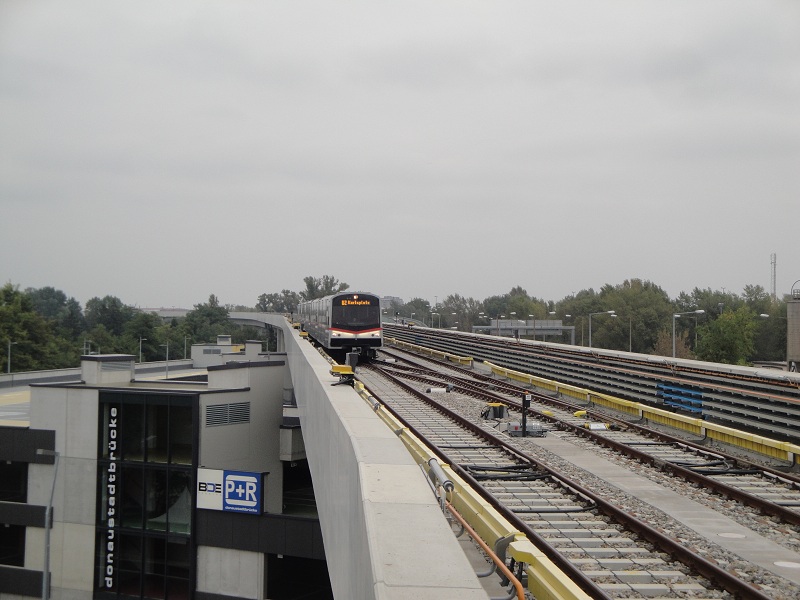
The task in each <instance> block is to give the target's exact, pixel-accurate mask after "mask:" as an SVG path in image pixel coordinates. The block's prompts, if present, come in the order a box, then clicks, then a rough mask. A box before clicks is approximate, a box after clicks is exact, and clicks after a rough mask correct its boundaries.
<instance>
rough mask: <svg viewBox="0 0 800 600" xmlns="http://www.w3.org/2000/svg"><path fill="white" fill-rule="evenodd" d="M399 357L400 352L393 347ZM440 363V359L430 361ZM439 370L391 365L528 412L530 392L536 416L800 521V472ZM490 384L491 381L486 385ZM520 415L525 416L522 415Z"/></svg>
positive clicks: (457, 370)
mask: <svg viewBox="0 0 800 600" xmlns="http://www.w3.org/2000/svg"><path fill="white" fill-rule="evenodd" d="M386 354H387V355H388V356H392V357H393V358H395V359H396V360H403V359H402V355H401V354H399V353H393V352H387V353H386ZM430 362H432V363H434V364H437V361H430ZM438 366H439V369H438V370H437V371H433V372H431V371H428V374H427V375H426V374H425V372H426V370H425V369H421V368H420V367H414V366H407V367H405V369H406V371H405V373H403V369H404V367H403V366H401V365H397V366H394V367H393V366H390V365H387V368H390V369H395V370H398V371H400V376H401V377H403V376H404V377H406V378H413V379H416V380H417V381H421V382H425V383H428V384H431V385H437V384H438V385H441V384H442V382H445V383H447V384H449V385H451V386H454V389H456V388H457V389H458V390H459V391H461V392H463V393H466V394H469V395H472V396H473V397H475V398H478V399H481V400H484V401H486V402H493V403H502V404H504V405H506V406H508V407H509V408H510V409H513V410H515V411H518V412H519V414H521V412H522V402H521V400H515V399H514V398H517V399H519V398H522V397H523V396H528V397H530V398H531V401H532V404H531V408H530V410H529V413H530V415H531V417H532V418H536V419H538V420H541V421H543V422H547V423H548V424H550V426H552V427H556V428H560V429H566V430H570V431H572V432H573V433H575V434H576V435H581V436H583V437H586V438H588V439H591V440H592V441H593V442H594V443H597V444H600V445H603V446H606V447H609V448H611V449H613V450H614V451H616V452H619V453H621V454H624V455H626V456H629V457H631V458H634V459H635V460H638V461H641V462H643V463H646V464H650V465H654V466H657V467H659V468H661V469H662V470H664V471H668V472H670V473H671V474H673V475H675V476H676V477H681V478H683V479H685V480H687V481H691V482H693V483H695V484H697V485H699V486H701V487H704V488H707V489H709V490H712V491H714V492H716V493H718V494H720V495H722V496H725V497H727V498H730V499H732V500H735V501H737V502H741V503H743V504H745V505H747V506H750V507H752V508H754V509H756V510H758V511H760V512H761V513H763V514H766V515H770V516H773V517H776V518H778V519H779V520H781V521H782V522H784V523H789V524H792V525H800V477H798V476H797V475H795V474H793V473H788V472H783V471H780V470H777V469H775V468H771V467H769V466H766V465H763V464H756V463H755V462H753V461H745V460H743V459H741V458H737V457H734V456H732V455H730V454H727V453H725V452H722V451H717V450H710V449H708V448H705V447H703V446H702V445H701V440H698V441H697V442H696V443H693V442H691V441H689V440H686V439H679V438H676V437H674V436H671V435H669V434H667V433H664V432H663V431H656V430H654V429H651V428H648V427H645V426H643V425H639V424H636V423H632V422H630V421H627V420H625V419H624V418H620V417H614V416H612V415H609V414H608V413H606V412H604V413H601V412H596V411H593V410H586V407H583V406H579V405H576V404H573V403H570V402H568V401H565V400H562V399H558V398H553V397H552V396H548V395H545V394H541V393H536V392H533V391H532V390H530V389H526V388H522V387H519V386H517V385H514V384H511V383H508V382H504V381H499V380H497V379H494V378H492V377H489V376H485V375H484V376H482V375H478V374H476V373H475V372H474V371H472V370H469V369H465V368H462V367H458V366H456V365H452V364H449V363H438ZM486 385H489V386H491V389H490V390H486ZM518 420H519V419H518Z"/></svg>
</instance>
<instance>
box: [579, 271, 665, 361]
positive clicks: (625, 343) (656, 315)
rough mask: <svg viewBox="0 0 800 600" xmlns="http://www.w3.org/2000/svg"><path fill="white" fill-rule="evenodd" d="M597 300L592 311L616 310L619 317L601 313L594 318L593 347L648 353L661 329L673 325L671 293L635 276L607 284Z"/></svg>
mask: <svg viewBox="0 0 800 600" xmlns="http://www.w3.org/2000/svg"><path fill="white" fill-rule="evenodd" d="M597 300H598V303H597V304H595V307H596V310H592V311H591V312H600V311H607V310H613V311H615V314H616V315H617V316H616V317H603V316H601V315H598V316H597V317H595V319H597V321H595V320H594V319H593V321H592V345H593V346H596V347H602V348H609V349H614V350H631V351H632V352H639V353H648V352H650V351H651V350H652V349H653V348H654V346H655V345H656V343H657V340H658V336H659V332H660V331H661V329H663V328H664V327H665V326H667V324H668V323H669V324H670V325H671V323H670V319H671V315H672V312H673V310H674V309H673V306H672V302H671V301H670V299H669V295H668V294H667V293H666V292H665V291H664V290H663V289H662V288H660V287H659V286H657V285H656V284H654V283H652V282H650V281H644V280H642V279H635V278H634V279H626V280H625V281H624V282H622V283H621V284H618V285H615V286H612V285H604V286H603V288H602V289H601V290H600V294H599V295H598V298H597ZM669 355H672V350H671V348H670V353H669Z"/></svg>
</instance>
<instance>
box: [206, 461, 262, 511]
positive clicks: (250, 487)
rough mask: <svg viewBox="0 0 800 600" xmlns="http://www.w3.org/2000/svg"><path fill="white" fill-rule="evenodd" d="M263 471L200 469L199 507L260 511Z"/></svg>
mask: <svg viewBox="0 0 800 600" xmlns="http://www.w3.org/2000/svg"><path fill="white" fill-rule="evenodd" d="M262 478H263V476H262V474H261V473H248V472H245V471H221V470H219V469H197V508H205V509H208V510H224V511H230V512H244V513H254V514H259V513H260V512H261V505H262V495H263V486H262Z"/></svg>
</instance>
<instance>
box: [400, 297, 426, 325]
mask: <svg viewBox="0 0 800 600" xmlns="http://www.w3.org/2000/svg"><path fill="white" fill-rule="evenodd" d="M403 310H404V311H405V312H404V313H403V314H404V315H405V316H407V317H408V318H409V319H410V318H411V314H412V313H413V314H414V320H415V321H422V322H423V323H430V322H431V319H430V314H431V304H430V302H428V301H427V300H425V299H423V298H412V299H411V300H409V301H408V302H406V303H405V304H404V305H403Z"/></svg>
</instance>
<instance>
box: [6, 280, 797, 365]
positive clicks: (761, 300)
mask: <svg viewBox="0 0 800 600" xmlns="http://www.w3.org/2000/svg"><path fill="white" fill-rule="evenodd" d="M303 283H304V285H305V288H304V289H302V290H300V291H292V290H288V289H284V290H282V291H280V292H272V293H263V294H261V295H259V296H258V298H257V301H256V303H255V305H254V306H252V307H247V306H232V305H225V306H223V305H221V304H220V302H219V299H218V298H217V297H216V296H215V295H213V294H212V295H210V296H209V299H208V301H207V302H204V303H201V304H196V305H194V308H193V310H190V311H189V312H188V314H187V315H186V318H183V319H172V320H170V321H168V322H164V321H163V320H162V319H161V318H160V317H159V316H158V315H156V314H155V313H149V312H144V311H141V310H139V309H137V308H135V307H132V306H128V305H126V304H124V303H123V302H122V300H120V299H119V298H117V297H115V296H105V297H103V298H97V297H96V298H92V299H90V300H89V301H87V302H86V306H85V307H82V306H81V304H80V303H79V302H78V301H77V300H75V298H71V297H67V295H66V294H65V293H64V292H62V291H60V290H56V289H54V288H52V287H44V288H39V289H33V288H28V289H26V290H24V291H20V290H19V288H18V287H16V286H14V285H12V284H11V283H7V284H6V285H5V286H3V288H1V289H0V343H2V344H3V346H2V347H0V348H2V349H6V350H10V352H9V351H7V352H3V353H2V355H1V356H2V361H0V365H2V371H3V372H6V371H7V370H8V355H9V354H10V355H11V356H12V368H13V370H14V371H32V370H42V369H54V368H65V367H74V366H77V365H78V363H79V361H80V356H81V355H82V354H84V353H87V352H98V353H100V352H102V353H124V354H133V355H135V356H137V359H138V356H139V350H140V348H141V356H142V360H143V361H152V360H163V359H164V358H165V357H166V347H167V344H168V345H169V348H170V357H171V358H182V357H183V355H184V349H187V352H188V348H190V346H191V344H192V343H200V342H213V341H215V340H216V336H217V335H220V334H230V335H231V336H232V339H233V341H234V343H243V342H244V341H245V340H248V339H261V340H264V341H265V342H266V343H267V348H268V349H274V344H275V341H274V339H271V338H270V332H269V330H267V331H264V330H263V329H255V328H248V327H240V326H236V325H233V324H232V323H231V322H230V321H229V320H228V312H229V311H230V310H254V311H262V312H276V313H284V314H290V313H294V312H296V310H297V305H298V304H299V303H300V302H301V301H303V300H311V299H314V298H320V297H323V296H327V295H330V294H333V293H337V292H341V291H345V290H348V289H349V288H350V286H349V285H348V284H347V283H344V282H341V281H339V280H338V279H337V278H336V277H333V276H331V275H323V276H322V277H314V276H308V277H305V278H304V279H303ZM607 311H614V312H613V316H612V315H611V314H610V313H608V312H607ZM385 312H386V318H387V319H389V320H391V319H392V317H394V316H395V315H397V316H399V317H401V318H403V319H410V320H413V321H415V322H417V323H418V324H424V325H428V326H432V327H442V328H450V329H457V330H461V331H471V330H472V327H473V326H475V325H489V324H490V323H492V322H494V320H496V319H498V318H499V319H501V320H503V321H507V320H510V319H515V320H519V321H531V320H533V319H535V320H537V321H543V320H560V321H561V322H562V324H563V325H571V326H574V328H575V334H576V335H575V338H576V343H577V344H580V345H588V335H589V331H588V328H589V315H590V314H593V315H594V318H593V320H592V324H591V325H592V331H591V336H592V346H593V347H597V348H606V349H613V350H627V351H632V352H638V353H642V354H657V355H661V356H671V355H672V343H673V338H672V328H673V325H674V327H675V334H676V335H675V350H676V355H677V356H678V357H682V358H697V359H699V360H706V361H711V362H721V363H731V364H750V363H752V362H753V361H756V360H758V361H781V360H785V358H786V325H787V321H786V300H783V299H775V300H773V299H772V298H771V297H770V295H769V294H768V293H766V292H765V290H764V288H762V287H761V286H757V285H754V286H751V285H748V286H745V288H744V292H743V293H742V294H735V293H732V292H730V291H725V290H723V291H721V292H720V291H715V290H711V289H708V288H707V289H699V288H695V289H694V290H693V291H692V292H691V293H683V292H682V293H681V294H680V295H679V296H678V297H677V298H675V299H670V297H669V296H668V294H667V293H666V292H665V291H664V290H663V289H661V288H660V287H659V286H657V285H656V284H654V283H652V282H649V281H643V280H640V279H630V280H626V281H624V282H623V283H621V284H618V285H611V284H607V285H604V286H603V287H602V288H601V289H600V290H599V291H595V290H594V289H587V290H582V291H580V292H578V293H577V294H572V295H570V296H567V297H566V298H563V299H561V300H559V301H552V300H544V299H541V298H536V297H534V296H532V295H530V294H528V292H527V291H526V290H525V289H523V288H522V287H519V286H518V287H514V288H512V289H511V291H509V292H508V293H506V294H502V295H495V296H489V297H488V298H485V299H484V300H476V299H475V298H468V297H464V296H461V295H459V294H451V295H448V296H446V297H445V298H444V299H443V300H442V301H441V302H437V303H435V304H434V305H431V303H430V302H429V301H428V300H425V299H423V298H418V297H417V298H413V299H411V300H410V301H408V302H402V301H398V300H394V301H392V302H391V304H390V305H389V306H387V307H386V311H385ZM600 313H604V314H600ZM676 314H678V315H680V316H679V317H674V315H676ZM765 315H768V316H765ZM548 340H549V341H554V342H563V343H568V342H569V339H568V337H566V336H564V337H562V338H558V339H554V338H553V337H548ZM9 344H10V345H9ZM187 356H188V355H187Z"/></svg>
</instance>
